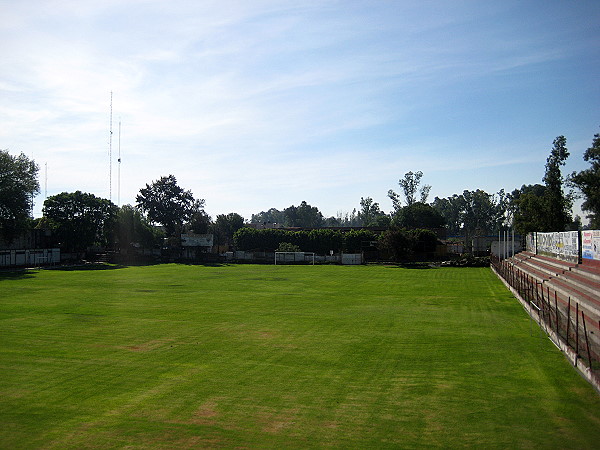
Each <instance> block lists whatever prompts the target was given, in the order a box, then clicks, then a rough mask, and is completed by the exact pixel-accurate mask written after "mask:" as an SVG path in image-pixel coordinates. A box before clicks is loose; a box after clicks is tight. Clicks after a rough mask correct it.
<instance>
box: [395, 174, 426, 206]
mask: <svg viewBox="0 0 600 450" xmlns="http://www.w3.org/2000/svg"><path fill="white" fill-rule="evenodd" d="M422 177H423V172H421V171H418V172H414V173H413V172H412V171H410V172H406V173H405V174H404V178H401V179H400V180H398V184H399V185H400V187H401V188H402V192H403V194H404V200H405V202H406V205H407V206H411V205H412V204H413V203H416V202H417V201H420V202H421V203H427V197H428V196H429V191H430V190H431V186H429V185H427V184H426V185H423V186H422V187H421V188H420V189H419V186H420V184H421V178H422ZM417 195H419V196H420V198H417ZM388 197H389V198H390V200H392V205H393V207H394V210H395V211H396V212H398V211H399V210H400V208H401V207H402V202H401V200H400V195H399V194H397V193H396V192H394V191H393V190H392V189H390V190H389V191H388Z"/></svg>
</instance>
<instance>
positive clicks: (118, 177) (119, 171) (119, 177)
mask: <svg viewBox="0 0 600 450" xmlns="http://www.w3.org/2000/svg"><path fill="white" fill-rule="evenodd" d="M117 161H118V162H119V165H118V169H119V170H118V175H117V179H118V180H117V206H121V118H120V117H119V159H118V160H117Z"/></svg>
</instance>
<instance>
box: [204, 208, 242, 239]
mask: <svg viewBox="0 0 600 450" xmlns="http://www.w3.org/2000/svg"><path fill="white" fill-rule="evenodd" d="M243 226H244V218H243V217H242V216H240V215H239V214H237V213H229V214H219V215H218V216H217V219H216V220H215V223H214V224H213V227H212V229H213V231H214V234H215V237H216V239H217V243H218V244H219V245H233V235H234V234H235V232H236V231H237V230H239V229H240V228H242V227H243Z"/></svg>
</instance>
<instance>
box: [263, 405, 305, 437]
mask: <svg viewBox="0 0 600 450" xmlns="http://www.w3.org/2000/svg"><path fill="white" fill-rule="evenodd" d="M297 418H298V410H297V409H290V410H285V411H277V412H266V411H261V412H260V413H259V414H258V416H257V422H258V424H259V425H260V428H261V430H262V431H263V432H264V433H279V432H280V431H282V430H286V429H289V428H292V427H293V426H294V425H295V424H296V422H297Z"/></svg>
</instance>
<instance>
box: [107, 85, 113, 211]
mask: <svg viewBox="0 0 600 450" xmlns="http://www.w3.org/2000/svg"><path fill="white" fill-rule="evenodd" d="M112 100H113V93H112V91H110V134H109V137H108V199H109V200H111V201H112V134H113V132H112V109H113V108H112Z"/></svg>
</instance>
